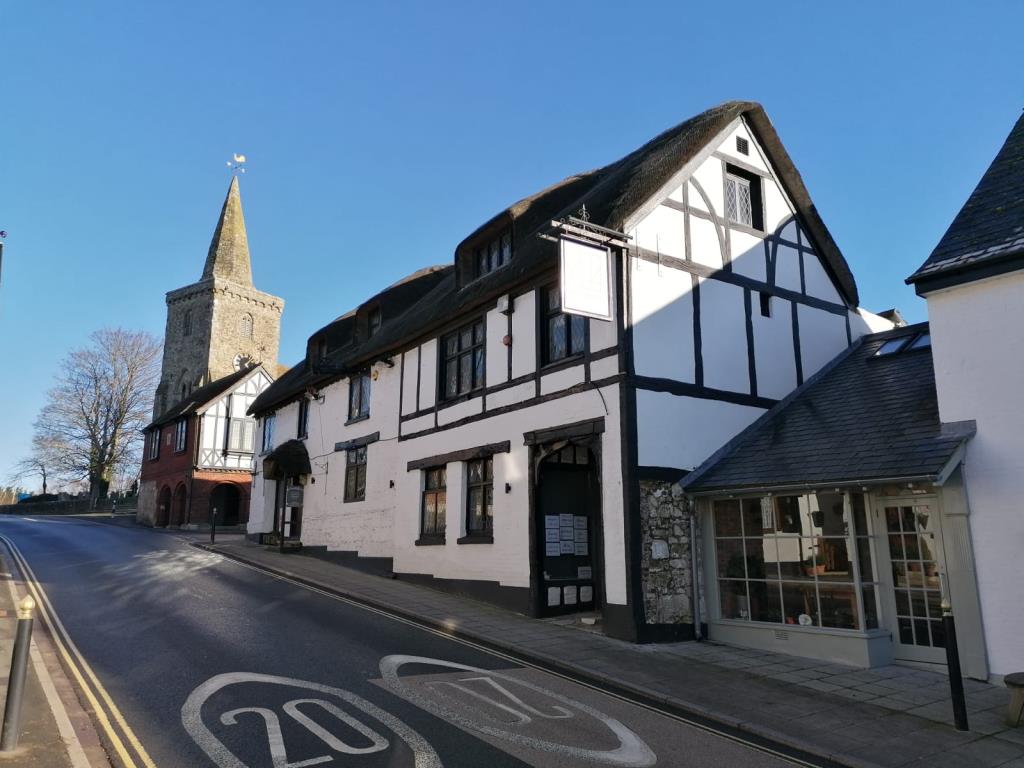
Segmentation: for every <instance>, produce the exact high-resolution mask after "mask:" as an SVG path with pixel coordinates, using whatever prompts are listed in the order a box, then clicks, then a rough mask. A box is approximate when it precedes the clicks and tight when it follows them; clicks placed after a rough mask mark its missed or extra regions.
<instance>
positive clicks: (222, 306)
mask: <svg viewBox="0 0 1024 768" xmlns="http://www.w3.org/2000/svg"><path fill="white" fill-rule="evenodd" d="M213 297H214V299H213V319H212V323H211V325H212V329H213V343H212V344H211V345H210V353H209V363H208V364H209V370H210V378H211V380H213V379H219V378H220V377H221V376H227V375H228V374H229V373H232V372H233V371H234V370H235V367H234V363H235V356H236V355H245V356H248V357H249V358H250V360H251V361H252V362H257V363H263V365H265V366H266V367H267V370H269V371H271V372H276V367H277V350H278V345H279V343H280V336H281V312H282V311H283V310H284V302H283V301H282V300H281V299H279V298H277V297H276V296H271V295H269V294H266V293H262V292H260V291H257V290H255V289H253V288H245V287H243V286H239V285H235V284H233V283H228V282H225V281H221V280H217V281H216V285H215V288H214V291H213ZM246 316H249V317H251V318H252V325H251V327H250V326H248V324H246V323H243V318H245V317H246ZM247 328H251V332H250V335H246V329H247Z"/></svg>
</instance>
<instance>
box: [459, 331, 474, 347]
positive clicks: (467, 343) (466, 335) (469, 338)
mask: <svg viewBox="0 0 1024 768" xmlns="http://www.w3.org/2000/svg"><path fill="white" fill-rule="evenodd" d="M472 346H473V328H472V327H470V328H463V329H462V330H461V331H459V350H460V351H463V350H467V349H469V348H470V347H472Z"/></svg>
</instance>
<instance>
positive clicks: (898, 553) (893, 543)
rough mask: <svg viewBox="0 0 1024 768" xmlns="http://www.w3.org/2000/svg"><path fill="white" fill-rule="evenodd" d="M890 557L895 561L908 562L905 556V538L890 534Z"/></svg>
mask: <svg viewBox="0 0 1024 768" xmlns="http://www.w3.org/2000/svg"><path fill="white" fill-rule="evenodd" d="M889 557H891V558H892V559H893V560H906V557H905V556H904V554H903V537H902V536H900V535H899V534H898V533H890V534H889Z"/></svg>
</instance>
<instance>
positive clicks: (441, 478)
mask: <svg viewBox="0 0 1024 768" xmlns="http://www.w3.org/2000/svg"><path fill="white" fill-rule="evenodd" d="M447 484H448V468H447V467H439V468H438V470H437V487H438V488H444V487H445V486H446V485H447Z"/></svg>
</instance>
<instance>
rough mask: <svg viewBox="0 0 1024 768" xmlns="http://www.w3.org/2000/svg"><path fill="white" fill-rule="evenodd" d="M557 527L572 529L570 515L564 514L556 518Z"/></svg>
mask: <svg viewBox="0 0 1024 768" xmlns="http://www.w3.org/2000/svg"><path fill="white" fill-rule="evenodd" d="M558 525H559V527H560V528H564V527H565V526H567V525H568V526H569V527H570V528H572V515H567V514H565V513H564V512H563V513H562V514H560V515H559V516H558Z"/></svg>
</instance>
